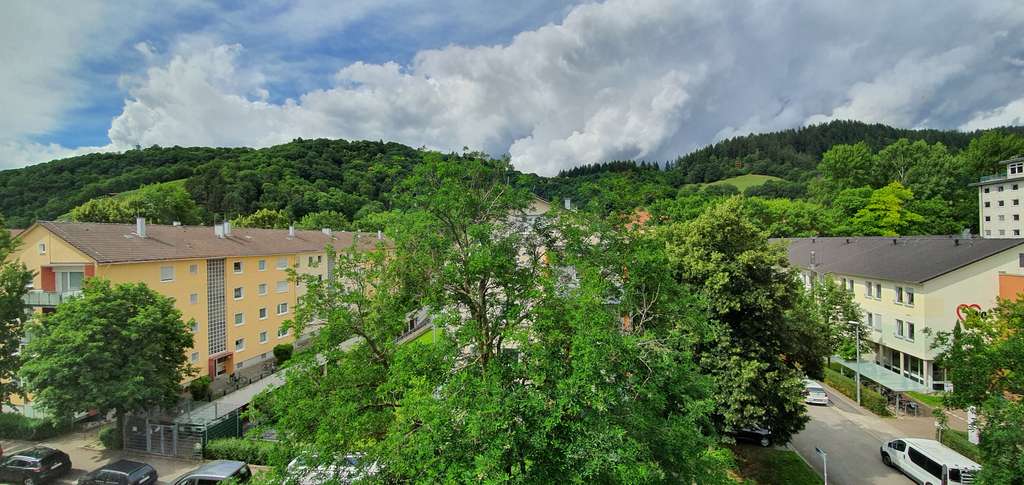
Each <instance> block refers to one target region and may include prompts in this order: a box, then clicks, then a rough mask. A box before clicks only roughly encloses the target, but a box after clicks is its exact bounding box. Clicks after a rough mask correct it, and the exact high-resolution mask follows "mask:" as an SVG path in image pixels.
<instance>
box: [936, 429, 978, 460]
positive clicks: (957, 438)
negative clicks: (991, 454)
mask: <svg viewBox="0 0 1024 485" xmlns="http://www.w3.org/2000/svg"><path fill="white" fill-rule="evenodd" d="M942 444H944V445H946V446H948V447H949V448H950V449H952V450H953V451H955V452H957V453H960V454H961V455H964V456H966V457H967V458H970V459H972V460H974V461H976V462H978V463H981V450H979V449H978V445H976V444H974V443H971V442H970V441H968V440H967V433H964V432H963V431H958V430H955V429H944V430H942Z"/></svg>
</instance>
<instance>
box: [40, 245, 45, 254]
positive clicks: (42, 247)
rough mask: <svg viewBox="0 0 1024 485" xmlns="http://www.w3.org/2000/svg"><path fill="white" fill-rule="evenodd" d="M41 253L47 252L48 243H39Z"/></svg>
mask: <svg viewBox="0 0 1024 485" xmlns="http://www.w3.org/2000/svg"><path fill="white" fill-rule="evenodd" d="M39 254H46V243H39Z"/></svg>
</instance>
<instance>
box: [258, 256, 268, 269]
mask: <svg viewBox="0 0 1024 485" xmlns="http://www.w3.org/2000/svg"><path fill="white" fill-rule="evenodd" d="M256 270H257V271H266V270H267V260H265V259H261V260H259V261H257V262H256Z"/></svg>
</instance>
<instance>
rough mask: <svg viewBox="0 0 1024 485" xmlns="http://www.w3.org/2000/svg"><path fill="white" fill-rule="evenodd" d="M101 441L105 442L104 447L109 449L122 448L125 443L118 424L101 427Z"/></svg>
mask: <svg viewBox="0 0 1024 485" xmlns="http://www.w3.org/2000/svg"><path fill="white" fill-rule="evenodd" d="M100 443H103V447H104V448H106V449H108V450H120V449H121V448H122V447H123V445H122V443H121V433H118V432H117V426H108V427H106V428H103V429H101V430H100Z"/></svg>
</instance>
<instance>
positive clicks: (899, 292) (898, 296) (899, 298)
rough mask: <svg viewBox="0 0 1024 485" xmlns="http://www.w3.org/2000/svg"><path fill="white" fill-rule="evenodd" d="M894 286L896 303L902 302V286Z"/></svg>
mask: <svg viewBox="0 0 1024 485" xmlns="http://www.w3.org/2000/svg"><path fill="white" fill-rule="evenodd" d="M895 288H896V303H903V287H902V286H897V287H895Z"/></svg>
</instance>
